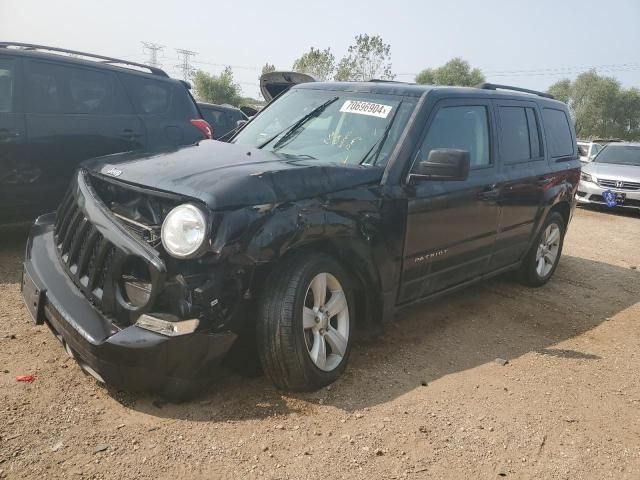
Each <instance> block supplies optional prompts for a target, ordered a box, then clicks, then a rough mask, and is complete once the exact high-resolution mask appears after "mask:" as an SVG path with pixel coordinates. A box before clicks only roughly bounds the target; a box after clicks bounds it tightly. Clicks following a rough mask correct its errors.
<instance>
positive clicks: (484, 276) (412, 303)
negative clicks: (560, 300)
mask: <svg viewBox="0 0 640 480" xmlns="http://www.w3.org/2000/svg"><path fill="white" fill-rule="evenodd" d="M521 264H522V262H516V263H513V264H511V265H507V266H506V267H501V268H499V269H497V270H493V271H492V272H488V273H485V274H482V275H480V276H478V277H475V278H472V279H470V280H467V281H464V282H462V283H459V284H457V285H454V286H452V287H449V288H446V289H444V290H440V291H439V292H436V293H432V294H431V295H427V296H426V297H421V298H418V299H416V300H411V301H410V302H407V303H403V304H401V305H396V307H395V312H394V313H396V314H397V313H399V312H401V311H403V310H404V309H406V308H409V307H413V306H415V305H419V304H421V303H426V302H430V301H432V300H435V299H437V298H440V297H443V296H445V295H449V294H451V293H454V292H457V291H458V290H462V289H464V288H466V287H468V286H470V285H473V284H475V283H478V282H481V281H483V280H488V279H490V278H493V277H495V276H497V275H500V274H503V273H506V272H510V271H512V270H517V269H518V268H520V265H521Z"/></svg>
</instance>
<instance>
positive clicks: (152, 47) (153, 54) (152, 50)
mask: <svg viewBox="0 0 640 480" xmlns="http://www.w3.org/2000/svg"><path fill="white" fill-rule="evenodd" d="M141 43H142V49H143V50H146V51H148V52H149V60H148V61H147V64H148V65H150V66H152V67H161V66H162V64H161V63H160V62H158V52H162V51H163V50H164V45H159V44H157V43H153V42H141Z"/></svg>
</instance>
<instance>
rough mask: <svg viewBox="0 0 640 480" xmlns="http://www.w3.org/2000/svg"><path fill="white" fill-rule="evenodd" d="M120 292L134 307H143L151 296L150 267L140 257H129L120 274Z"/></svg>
mask: <svg viewBox="0 0 640 480" xmlns="http://www.w3.org/2000/svg"><path fill="white" fill-rule="evenodd" d="M120 292H121V294H122V298H123V299H124V301H125V302H127V303H128V304H129V305H131V306H132V307H134V308H142V307H144V306H145V305H147V303H149V299H150V298H151V274H150V273H149V267H147V265H146V264H145V263H144V261H142V259H140V258H138V257H131V258H129V259H127V261H126V262H125V263H124V265H123V267H122V273H121V275H120Z"/></svg>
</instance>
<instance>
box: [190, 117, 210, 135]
mask: <svg viewBox="0 0 640 480" xmlns="http://www.w3.org/2000/svg"><path fill="white" fill-rule="evenodd" d="M191 125H193V126H194V127H196V128H197V129H198V130H200V131H201V132H202V134H203V135H204V138H213V128H211V125H209V123H207V121H206V120H203V119H201V118H194V119H193V120H191Z"/></svg>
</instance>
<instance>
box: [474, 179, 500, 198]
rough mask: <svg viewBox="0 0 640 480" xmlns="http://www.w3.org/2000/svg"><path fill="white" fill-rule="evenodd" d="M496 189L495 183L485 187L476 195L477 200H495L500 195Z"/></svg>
mask: <svg viewBox="0 0 640 480" xmlns="http://www.w3.org/2000/svg"><path fill="white" fill-rule="evenodd" d="M497 187H498V184H497V183H492V184H491V185H487V186H486V187H485V188H484V189H482V191H481V192H480V193H478V198H479V199H480V200H496V199H497V198H498V196H499V195H500V190H499V189H498V188H497Z"/></svg>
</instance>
